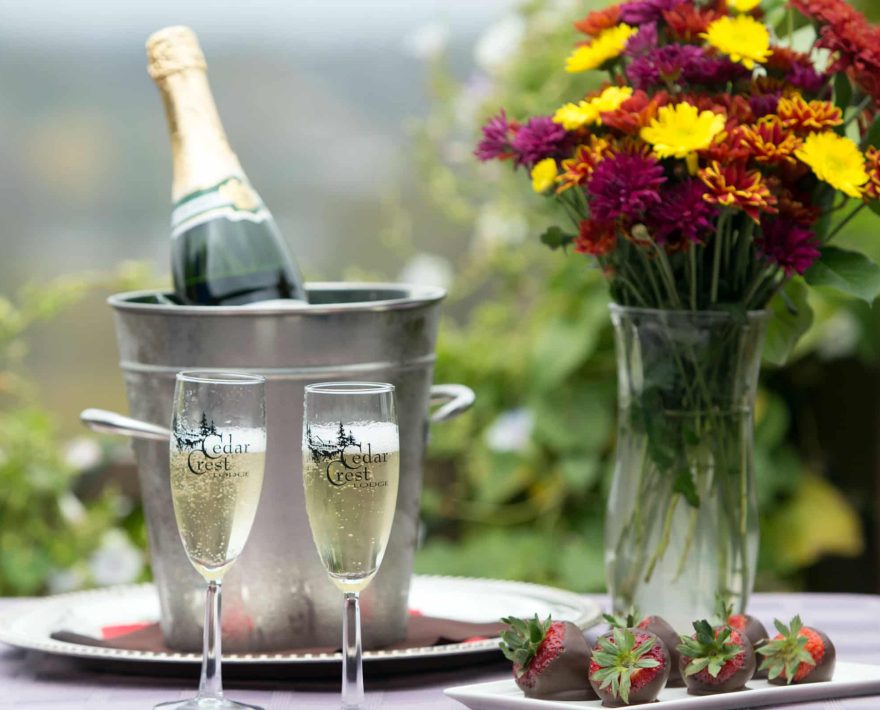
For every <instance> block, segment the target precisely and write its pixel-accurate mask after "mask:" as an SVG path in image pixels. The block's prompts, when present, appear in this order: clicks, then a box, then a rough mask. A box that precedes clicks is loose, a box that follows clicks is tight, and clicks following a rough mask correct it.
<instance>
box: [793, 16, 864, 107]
mask: <svg viewBox="0 0 880 710" xmlns="http://www.w3.org/2000/svg"><path fill="white" fill-rule="evenodd" d="M791 4H792V6H793V7H795V8H797V9H798V10H800V12H802V13H803V14H804V15H806V16H807V17H809V18H812V19H814V20H816V22H818V23H819V25H821V27H820V28H819V38H818V40H817V42H816V46H818V47H822V48H823V49H827V50H829V51H830V52H831V53H832V55H833V57H834V58H835V61H834V62H833V63H832V65H831V66H830V67H828V71H829V72H830V73H834V72H837V71H840V70H843V69H849V70H850V72H851V75H852V77H853V78H854V79H855V81H856V83H858V84H859V86H861V87H862V89H864V90H865V91H866V92H867V93H868V94H870V95H871V96H872V97H873V98H874V99H875V100H877V101H880V28H876V27H872V26H871V25H870V23H869V22H868V21H867V20H866V19H865V17H864V16H863V15H862V14H861V13H859V12H858V11H857V10H855V9H854V8H853V7H851V6H850V5H849V4H848V3H847V2H845V1H844V0H792V2H791Z"/></svg>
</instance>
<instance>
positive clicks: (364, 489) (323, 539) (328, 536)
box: [302, 382, 400, 709]
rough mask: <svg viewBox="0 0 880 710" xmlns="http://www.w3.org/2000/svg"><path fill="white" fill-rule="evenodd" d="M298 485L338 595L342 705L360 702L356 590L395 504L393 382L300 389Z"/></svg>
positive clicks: (378, 557)
mask: <svg viewBox="0 0 880 710" xmlns="http://www.w3.org/2000/svg"><path fill="white" fill-rule="evenodd" d="M302 450H303V485H304V487H305V499H306V511H307V512H308V516H309V525H310V526H311V529H312V537H313V538H314V541H315V546H316V547H317V549H318V555H319V556H320V558H321V562H323V564H324V567H325V568H326V569H327V573H328V574H329V575H330V579H331V581H332V582H333V583H334V584H335V585H336V586H337V587H338V588H339V590H340V591H342V593H343V626H342V648H343V651H342V707H343V708H346V709H355V708H362V707H363V702H364V684H363V663H362V646H361V620H360V605H359V596H358V595H359V594H360V592H361V591H362V590H363V589H364V588H365V587H366V586H367V585H368V584H369V583H370V581H371V580H372V579H373V577H374V576H375V574H376V572H377V571H378V569H379V565H380V564H381V563H382V556H383V555H384V554H385V546H386V545H387V544H388V537H389V535H390V534H391V524H392V522H393V521H394V510H395V507H396V506H397V483H398V476H399V470H400V443H399V438H398V432H397V414H396V411H395V403H394V386H393V385H389V384H385V383H376V382H323V383H317V384H313V385H308V386H307V387H306V394H305V413H304V416H303V449H302Z"/></svg>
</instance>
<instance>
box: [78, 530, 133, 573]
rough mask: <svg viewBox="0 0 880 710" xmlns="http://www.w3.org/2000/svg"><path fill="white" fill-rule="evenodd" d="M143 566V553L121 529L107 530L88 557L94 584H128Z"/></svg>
mask: <svg viewBox="0 0 880 710" xmlns="http://www.w3.org/2000/svg"><path fill="white" fill-rule="evenodd" d="M143 568H144V556H143V553H142V552H141V551H140V550H139V549H138V548H137V547H135V546H134V544H133V543H132V542H131V540H129V539H128V535H126V534H125V533H124V532H123V531H122V530H118V529H114V530H108V531H107V532H105V533H104V535H103V536H102V538H101V546H100V547H99V548H98V549H97V550H95V552H93V553H92V555H91V557H89V570H90V571H91V573H92V579H94V581H95V584H98V585H108V584H129V583H131V582H133V581H135V580H136V579H137V578H138V576H139V575H140V573H141V570H143Z"/></svg>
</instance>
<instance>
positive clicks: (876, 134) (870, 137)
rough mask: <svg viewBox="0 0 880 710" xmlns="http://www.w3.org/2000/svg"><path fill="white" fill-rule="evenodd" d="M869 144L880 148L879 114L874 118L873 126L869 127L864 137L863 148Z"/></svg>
mask: <svg viewBox="0 0 880 710" xmlns="http://www.w3.org/2000/svg"><path fill="white" fill-rule="evenodd" d="M869 145H872V146H874V147H875V148H880V115H878V116H877V117H876V118H875V119H874V122H873V123H872V124H871V127H870V128H869V129H868V132H867V133H866V134H865V137H864V138H862V144H861V148H862V150H864V149H865V148H867V147H868V146H869Z"/></svg>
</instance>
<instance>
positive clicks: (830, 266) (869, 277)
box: [806, 246, 880, 304]
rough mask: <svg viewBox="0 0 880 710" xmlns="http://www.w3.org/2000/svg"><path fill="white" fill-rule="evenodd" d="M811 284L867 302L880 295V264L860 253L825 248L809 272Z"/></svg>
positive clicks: (808, 276)
mask: <svg viewBox="0 0 880 710" xmlns="http://www.w3.org/2000/svg"><path fill="white" fill-rule="evenodd" d="M806 279H807V283H809V284H811V285H812V286H828V287H830V288H833V289H835V290H837V291H840V292H842V293H845V294H847V295H849V296H855V297H856V298H860V299H862V300H863V301H865V302H866V303H868V304H871V303H873V302H874V299H875V298H876V297H877V295H878V294H880V266H878V265H877V264H875V263H874V262H873V261H871V260H870V259H869V258H868V257H867V256H865V255H864V254H862V253H860V252H856V251H849V250H848V249H841V248H840V247H831V246H828V247H824V248H823V249H822V256H821V257H820V258H819V260H818V261H816V262H815V263H814V264H813V266H811V267H810V270H809V271H807V273H806Z"/></svg>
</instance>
